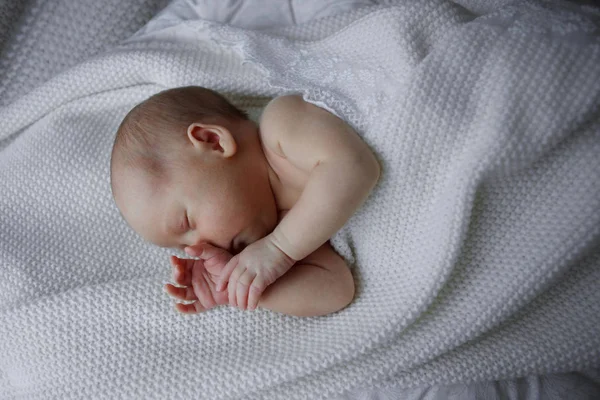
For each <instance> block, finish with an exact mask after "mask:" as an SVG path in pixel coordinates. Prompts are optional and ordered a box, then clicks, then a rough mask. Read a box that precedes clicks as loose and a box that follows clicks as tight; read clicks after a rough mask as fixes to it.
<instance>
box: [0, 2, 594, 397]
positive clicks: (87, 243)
mask: <svg viewBox="0 0 600 400" xmlns="http://www.w3.org/2000/svg"><path fill="white" fill-rule="evenodd" d="M599 19H600V18H599V13H598V11H597V10H596V9H593V8H589V7H588V8H586V7H579V6H578V7H576V6H572V5H568V4H563V3H556V2H553V3H552V4H546V3H542V4H537V3H529V2H527V3H520V4H515V5H512V6H508V7H505V8H502V9H501V10H498V11H496V12H494V13H492V14H489V15H486V16H483V17H479V18H476V17H475V16H474V15H473V14H470V13H469V12H467V11H466V10H465V9H463V8H461V7H459V6H457V5H455V4H453V3H451V2H447V1H442V0H427V1H420V2H398V5H389V6H377V7H372V8H371V7H369V8H363V9H360V10H357V11H355V12H351V13H347V14H343V15H340V16H337V17H330V18H326V19H322V20H319V21H315V22H313V23H310V24H307V25H304V26H299V27H294V28H284V29H277V30H272V31H269V32H262V33H257V32H254V31H244V30H239V29H235V28H232V27H227V26H222V25H217V24H213V23H208V22H203V21H186V22H184V23H181V24H178V25H176V26H172V27H163V29H162V30H161V31H160V32H154V33H147V34H146V35H138V36H136V37H135V38H134V39H132V40H130V41H128V42H126V43H125V44H123V45H122V46H120V47H118V48H116V49H114V50H112V51H109V52H106V53H103V54H101V55H99V56H96V57H94V58H91V59H89V60H87V61H85V62H83V63H81V64H78V65H76V66H75V67H73V68H71V69H70V70H68V71H66V72H64V73H62V74H60V75H58V76H56V77H55V78H53V79H51V80H49V81H48V82H46V83H45V84H43V85H41V86H39V87H36V88H35V89H33V90H32V91H31V92H29V93H28V94H27V95H25V96H22V97H20V98H18V99H16V100H15V101H13V102H11V103H10V104H8V105H6V106H5V107H4V108H2V109H0V121H1V123H2V125H1V130H0V144H1V143H3V142H5V143H8V144H7V145H6V146H5V147H4V149H3V150H2V152H1V153H0V193H2V195H1V196H0V227H1V229H0V398H43V399H48V398H52V399H68V398H111V399H112V398H157V399H162V398H206V399H235V398H239V399H306V398H310V399H312V398H315V399H316V398H327V397H330V396H333V395H336V394H340V393H343V392H344V391H346V390H350V389H352V388H355V387H358V386H366V385H369V384H375V383H377V384H379V385H385V384H386V383H394V384H403V385H406V386H412V385H422V384H435V383H442V382H447V383H452V382H469V381H477V380H491V379H507V378H511V377H518V376H523V375H527V374H542V373H555V372H563V371H570V370H575V369H582V368H588V367H597V366H598V365H599V364H600V250H599V249H600V157H598V154H600V116H599V113H598V110H599V107H600V79H599V78H600V41H599V39H598V36H597V34H598V31H599V30H598V20H599ZM191 84H195V85H203V86H207V87H210V88H212V89H215V90H218V91H221V92H223V93H224V94H225V95H227V96H228V97H229V98H231V99H232V101H233V102H234V103H235V104H237V105H240V106H241V107H245V108H248V109H250V110H251V111H252V110H254V111H257V110H260V107H261V106H262V105H264V103H265V100H266V99H268V98H269V97H272V96H275V95H279V94H284V93H302V94H303V95H304V96H305V98H306V99H307V100H309V101H312V102H314V103H316V104H319V105H321V106H323V107H325V108H327V109H329V110H330V111H332V112H334V113H335V114H337V115H339V116H340V117H342V118H344V119H345V120H347V121H348V122H349V123H351V124H352V125H353V126H354V127H355V128H356V130H357V131H358V132H359V134H360V135H361V136H362V137H363V139H364V140H365V141H366V142H367V143H368V144H369V145H370V146H371V147H372V148H373V150H374V151H375V152H376V153H377V155H378V157H379V159H380V161H381V164H382V168H383V175H382V177H381V180H380V182H379V184H378V186H377V187H376V189H375V190H374V192H373V193H372V195H371V196H370V197H369V199H368V200H367V202H366V203H365V204H364V206H363V207H361V209H360V210H359V211H358V212H357V213H356V214H355V215H354V216H353V217H352V218H351V219H350V221H349V222H348V223H347V224H346V226H345V227H344V228H342V230H341V231H340V232H338V233H337V234H336V235H335V237H334V238H333V244H334V246H335V248H336V249H337V250H338V251H339V252H340V254H342V255H343V256H344V257H345V258H346V259H347V260H348V262H349V264H350V265H351V267H352V271H353V274H354V276H355V279H356V285H357V293H356V298H355V300H354V302H353V303H352V304H351V305H350V306H349V307H347V308H346V309H344V310H342V311H340V312H338V313H335V314H333V315H330V316H326V317H318V318H296V317H290V316H285V315H280V314H276V313H273V312H270V311H266V310H257V311H255V312H243V311H239V310H237V309H234V308H230V307H219V308H216V309H214V310H211V311H209V312H206V313H203V314H199V315H193V316H184V315H179V314H177V312H176V311H175V310H174V308H173V304H172V302H171V301H169V298H168V296H167V295H166V294H165V293H163V292H162V283H163V282H164V281H166V280H168V279H169V278H170V276H169V271H170V267H169V265H168V257H167V256H168V255H169V254H170V253H171V252H169V251H168V250H165V249H160V248H157V247H154V246H152V245H149V244H147V243H144V242H143V241H142V240H141V239H140V238H139V237H137V236H136V235H135V233H134V232H133V231H132V230H131V229H130V228H128V227H127V226H126V224H125V222H124V221H123V220H122V219H121V217H120V215H119V212H118V210H117V208H116V206H115V205H114V202H113V200H112V196H111V192H110V182H109V159H110V150H111V146H112V142H113V139H114V135H115V131H116V129H117V127H118V125H119V123H120V122H121V120H122V118H123V117H124V116H125V115H126V113H127V112H128V111H129V110H130V109H131V108H132V107H133V106H134V105H135V104H137V103H138V102H140V101H141V100H143V99H144V98H146V97H148V96H149V95H151V94H153V93H156V92H158V91H160V90H162V89H164V88H168V87H176V86H184V85H191ZM0 148H1V146H0ZM157 212H160V210H157Z"/></svg>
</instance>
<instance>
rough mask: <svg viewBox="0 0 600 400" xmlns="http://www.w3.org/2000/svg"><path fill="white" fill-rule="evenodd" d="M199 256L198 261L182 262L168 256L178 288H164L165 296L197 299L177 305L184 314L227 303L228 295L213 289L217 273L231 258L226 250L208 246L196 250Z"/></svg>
mask: <svg viewBox="0 0 600 400" xmlns="http://www.w3.org/2000/svg"><path fill="white" fill-rule="evenodd" d="M196 251H197V252H200V253H202V256H201V259H200V260H192V259H184V258H179V257H176V256H171V264H172V266H173V277H174V279H175V282H176V283H177V284H179V285H183V286H186V287H184V288H179V287H177V286H174V285H171V284H170V283H168V284H166V285H165V289H166V291H167V293H168V294H170V295H171V296H173V297H176V298H178V299H180V300H196V301H195V302H194V303H192V304H181V303H177V304H176V305H175V308H176V309H177V311H179V312H182V313H185V314H196V313H199V312H202V311H206V310H208V309H210V308H212V307H215V306H219V305H224V304H228V303H227V302H228V298H227V294H226V293H225V292H218V291H217V290H216V282H217V279H218V278H219V274H220V273H221V271H222V270H223V268H224V267H225V265H226V264H227V262H228V261H229V260H230V259H231V257H232V256H231V254H229V253H228V252H227V251H226V250H223V249H220V248H217V247H213V246H210V245H205V246H202V248H201V249H200V248H199V249H197V250H196Z"/></svg>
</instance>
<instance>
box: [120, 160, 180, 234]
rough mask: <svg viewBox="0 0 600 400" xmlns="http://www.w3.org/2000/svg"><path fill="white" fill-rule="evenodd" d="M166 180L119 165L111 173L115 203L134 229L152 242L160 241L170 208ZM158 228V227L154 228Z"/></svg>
mask: <svg viewBox="0 0 600 400" xmlns="http://www.w3.org/2000/svg"><path fill="white" fill-rule="evenodd" d="M165 186H166V185H165V183H164V182H163V181H161V180H160V179H157V178H153V177H151V176H150V175H149V174H147V173H145V172H143V171H139V170H136V169H134V168H122V169H120V170H119V171H117V172H116V173H115V175H114V177H113V189H114V192H113V194H114V199H115V203H116V204H117V207H118V209H119V211H120V212H121V215H122V216H123V218H124V219H125V221H126V222H127V223H128V224H129V226H130V227H131V228H133V230H135V231H136V232H137V233H138V234H140V235H141V236H142V237H144V238H145V239H147V240H150V241H152V242H155V243H156V242H157V241H160V240H161V239H162V238H160V237H157V232H159V231H164V229H163V228H164V226H163V225H164V223H165V221H166V219H167V215H166V214H167V213H169V212H171V211H170V210H169V197H168V196H167V195H168V193H169V191H167V190H165ZM157 228H159V229H157Z"/></svg>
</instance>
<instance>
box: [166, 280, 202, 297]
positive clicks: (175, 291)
mask: <svg viewBox="0 0 600 400" xmlns="http://www.w3.org/2000/svg"><path fill="white" fill-rule="evenodd" d="M165 291H166V292H167V293H168V294H170V295H171V296H173V297H175V298H178V299H179V300H198V298H197V297H196V294H195V293H194V289H193V288H191V287H184V288H180V287H177V286H173V285H171V284H170V283H167V284H166V285H165Z"/></svg>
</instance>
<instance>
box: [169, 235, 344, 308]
mask: <svg viewBox="0 0 600 400" xmlns="http://www.w3.org/2000/svg"><path fill="white" fill-rule="evenodd" d="M198 256H199V258H200V260H193V259H181V258H177V257H175V256H173V257H171V263H172V264H173V277H174V279H175V282H176V283H177V284H178V285H181V286H184V287H177V286H174V285H172V284H166V285H165V289H166V291H167V293H169V294H170V295H171V296H173V297H175V298H177V299H179V300H193V301H194V303H192V304H181V303H178V304H176V305H175V308H176V309H177V310H178V311H179V312H182V313H185V314H196V313H199V312H203V311H206V310H208V309H210V308H212V307H215V306H219V305H226V304H229V302H228V299H227V293H226V292H218V291H217V290H216V287H215V286H216V279H217V278H218V276H219V274H220V272H221V270H222V269H223V268H224V267H225V264H227V262H228V261H229V260H230V259H231V257H232V255H231V254H229V253H228V252H227V251H226V250H224V249H219V248H217V247H213V246H210V245H206V244H205V245H203V248H202V250H199V251H198ZM353 297H354V280H353V278H352V274H351V272H350V270H349V269H348V267H347V266H346V263H345V262H344V260H343V259H342V258H341V257H340V256H338V255H337V254H336V253H335V252H334V251H333V249H332V248H331V246H330V245H329V243H326V244H324V245H323V246H321V247H320V248H319V249H317V251H315V252H314V253H312V254H310V255H309V256H308V257H306V258H305V259H304V260H301V261H299V262H298V263H296V264H295V265H294V266H293V267H292V268H291V269H290V270H289V271H288V272H287V273H286V274H284V275H283V276H282V277H281V278H280V279H278V280H277V281H275V282H274V283H273V284H272V285H270V286H269V287H268V288H267V289H266V290H265V291H264V292H263V293H262V296H261V297H260V299H259V303H258V306H259V307H262V308H266V309H268V310H272V311H276V312H280V313H283V314H289V315H295V316H298V317H313V316H319V315H326V314H330V313H333V312H336V311H338V310H341V309H342V308H344V307H346V306H347V305H348V304H349V303H350V302H351V301H352V298H353Z"/></svg>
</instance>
